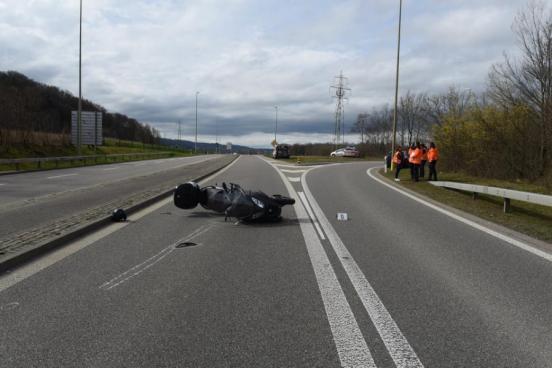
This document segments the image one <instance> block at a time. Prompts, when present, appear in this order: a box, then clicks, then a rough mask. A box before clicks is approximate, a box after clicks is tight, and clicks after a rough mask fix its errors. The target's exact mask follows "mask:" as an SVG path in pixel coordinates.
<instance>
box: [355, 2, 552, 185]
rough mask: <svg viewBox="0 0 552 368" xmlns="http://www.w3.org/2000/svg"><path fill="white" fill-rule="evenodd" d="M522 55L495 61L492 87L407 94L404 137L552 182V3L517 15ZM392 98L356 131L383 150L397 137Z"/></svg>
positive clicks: (402, 107)
mask: <svg viewBox="0 0 552 368" xmlns="http://www.w3.org/2000/svg"><path fill="white" fill-rule="evenodd" d="M512 30H513V32H514V33H515V35H516V38H517V41H518V45H519V48H520V53H519V55H520V56H519V57H516V58H514V57H511V56H509V55H507V54H505V56H504V61H503V62H501V63H498V64H495V65H493V66H492V67H491V69H490V71H489V75H488V80H487V86H488V87H487V90H486V91H484V92H482V93H479V94H476V93H474V92H472V91H471V90H469V89H459V88H455V87H451V88H450V89H449V90H448V91H447V92H445V93H440V94H429V93H423V92H420V93H415V92H411V91H408V92H407V93H406V94H404V95H403V96H401V97H400V100H399V103H398V111H397V112H398V114H397V144H399V145H401V146H406V145H410V144H412V143H413V142H416V141H424V142H427V141H430V140H433V141H435V143H436V144H437V145H438V146H439V148H440V151H441V160H440V166H441V167H442V168H444V169H448V170H454V171H465V172H467V173H469V174H472V175H477V176H485V177H493V178H503V179H528V180H537V179H543V180H544V183H545V184H546V185H548V186H552V9H550V8H548V7H547V6H546V5H545V3H544V2H542V1H532V2H530V3H529V4H528V5H527V6H526V8H524V9H523V10H521V11H520V12H519V13H518V14H517V16H516V17H515V19H514V22H513V25H512ZM392 124H393V109H392V108H390V107H389V106H388V105H386V106H380V107H378V108H374V109H372V110H371V111H369V112H366V113H363V114H359V115H358V117H357V120H356V122H355V124H354V126H353V128H352V132H356V133H358V134H360V136H361V140H362V142H364V144H366V145H368V146H370V147H372V149H373V150H375V151H379V153H387V152H388V151H389V149H390V146H391V140H392Z"/></svg>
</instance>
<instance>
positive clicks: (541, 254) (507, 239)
mask: <svg viewBox="0 0 552 368" xmlns="http://www.w3.org/2000/svg"><path fill="white" fill-rule="evenodd" d="M375 169H379V167H373V168H371V169H368V170H367V171H366V173H367V174H368V176H370V177H371V178H372V179H374V180H375V181H377V182H379V183H380V184H383V185H385V186H387V187H388V188H391V189H393V190H394V191H396V192H399V193H401V194H402V195H404V196H407V197H408V198H410V199H413V200H415V201H416V202H419V203H421V204H423V205H425V206H427V207H429V208H432V209H434V210H435V211H439V212H441V213H442V214H445V215H447V216H449V217H452V218H453V219H455V220H458V221H460V222H462V223H464V224H466V225H469V226H471V227H473V228H476V229H477V230H481V231H483V232H484V233H487V234H489V235H491V236H494V237H495V238H498V239H500V240H503V241H505V242H507V243H509V244H512V245H514V246H516V247H518V248H520V249H523V250H525V251H527V252H529V253H533V254H534V255H536V256H539V257H541V258H543V259H545V260H547V261H549V262H552V254H550V253H547V252H544V251H542V250H540V249H537V248H534V247H532V246H531V245H529V244H526V243H524V242H522V241H519V240H517V239H514V238H511V237H509V236H507V235H504V234H501V233H499V232H498V231H494V230H492V229H489V228H488V227H485V226H483V225H480V224H478V223H476V222H474V221H471V220H468V219H467V218H464V217H462V216H459V215H457V214H455V213H452V212H450V211H448V210H445V209H444V208H441V207H439V206H436V205H434V204H433V203H428V202H426V201H424V200H422V199H420V198H418V197H416V196H414V195H412V194H410V193H407V192H405V191H402V190H400V189H399V188H397V187H395V186H393V185H391V184H389V183H386V182H385V181H383V180H382V179H380V178H377V177H376V176H375V175H374V174H372V170H375Z"/></svg>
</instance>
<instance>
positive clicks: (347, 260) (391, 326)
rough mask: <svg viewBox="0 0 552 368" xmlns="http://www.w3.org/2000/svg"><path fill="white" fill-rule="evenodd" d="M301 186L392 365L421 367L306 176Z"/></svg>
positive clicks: (302, 178) (402, 367) (404, 367)
mask: <svg viewBox="0 0 552 368" xmlns="http://www.w3.org/2000/svg"><path fill="white" fill-rule="evenodd" d="M301 184H302V186H303V190H304V191H305V194H306V196H307V199H308V200H309V203H310V205H311V206H312V209H313V211H314V213H315V214H316V217H318V221H320V225H322V228H324V232H325V233H326V235H327V236H328V240H329V242H330V244H331V245H332V248H333V250H334V252H335V254H336V255H337V257H338V258H339V261H340V262H341V265H342V266H343V268H344V269H345V272H346V273H347V276H348V277H349V279H350V280H351V283H352V284H353V287H354V288H355V290H356V292H357V294H358V296H359V297H360V300H361V301H362V304H363V305H364V308H365V309H366V311H367V312H368V315H369V316H370V319H371V320H372V322H373V323H374V326H375V327H376V329H377V330H378V332H379V334H380V336H381V338H382V340H383V343H384V344H385V347H386V348H387V350H388V351H389V355H391V358H392V359H393V361H394V362H395V365H396V366H397V367H400V368H406V367H409V368H410V367H417V368H420V367H423V365H422V362H420V360H419V359H418V356H417V355H416V352H415V351H414V349H412V346H410V344H409V343H408V341H407V340H406V338H405V337H404V335H403V334H402V332H401V330H400V329H399V326H397V324H396V323H395V321H394V320H393V318H392V317H391V315H390V314H389V312H388V311H387V309H386V308H385V305H383V302H382V301H381V299H380V298H379V297H378V295H377V294H376V291H375V290H374V289H373V288H372V285H370V283H369V282H368V280H367V279H366V276H364V274H363V273H362V271H361V270H360V267H359V266H358V264H357V263H356V261H355V260H354V259H353V257H352V255H351V253H349V250H348V249H347V247H346V246H345V244H343V242H342V241H341V238H340V237H339V235H337V232H336V231H335V230H334V228H333V226H332V225H331V224H330V222H329V221H328V219H327V218H326V215H324V212H323V211H322V209H321V208H320V206H319V205H318V203H317V202H316V200H315V199H314V197H313V195H312V193H311V192H310V190H309V186H308V185H307V181H306V174H303V176H302V177H301Z"/></svg>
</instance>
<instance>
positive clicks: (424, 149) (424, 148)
mask: <svg viewBox="0 0 552 368" xmlns="http://www.w3.org/2000/svg"><path fill="white" fill-rule="evenodd" d="M421 149H422V163H421V165H420V178H423V177H425V165H426V162H427V146H426V145H425V144H423V143H422V145H421Z"/></svg>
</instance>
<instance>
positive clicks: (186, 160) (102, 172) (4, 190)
mask: <svg viewBox="0 0 552 368" xmlns="http://www.w3.org/2000/svg"><path fill="white" fill-rule="evenodd" d="M216 157H217V156H216V155H208V156H193V157H176V158H165V159H158V160H146V161H132V162H119V163H114V164H107V165H96V166H84V167H75V168H70V169H57V170H46V171H35V172H28V173H20V174H13V175H2V176H0V209H1V208H2V207H5V206H7V205H10V204H13V203H14V202H20V201H22V200H28V199H31V198H36V197H42V196H48V195H52V194H56V193H62V192H67V191H71V190H79V189H83V188H87V187H92V186H95V185H101V184H105V183H111V182H114V181H117V180H123V179H129V178H133V177H139V176H142V175H149V174H152V173H155V172H160V171H164V170H170V169H175V168H179V167H182V166H184V165H189V164H192V163H195V162H201V161H206V160H212V159H214V158H216Z"/></svg>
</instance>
